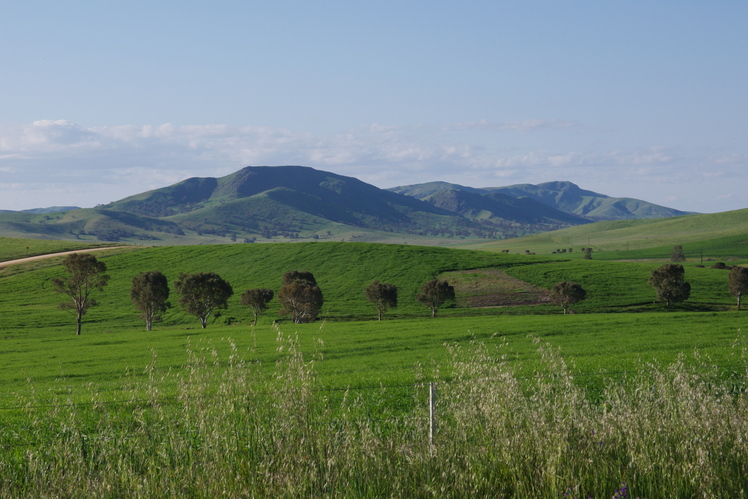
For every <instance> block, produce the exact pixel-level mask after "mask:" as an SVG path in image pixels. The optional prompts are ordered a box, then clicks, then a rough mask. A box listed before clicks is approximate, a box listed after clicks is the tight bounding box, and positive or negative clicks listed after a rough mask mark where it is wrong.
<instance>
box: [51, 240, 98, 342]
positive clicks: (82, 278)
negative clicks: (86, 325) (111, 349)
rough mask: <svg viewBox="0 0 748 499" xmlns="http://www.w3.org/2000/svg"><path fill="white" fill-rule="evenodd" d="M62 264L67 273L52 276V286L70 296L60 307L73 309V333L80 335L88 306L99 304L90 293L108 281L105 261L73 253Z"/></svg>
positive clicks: (88, 255)
mask: <svg viewBox="0 0 748 499" xmlns="http://www.w3.org/2000/svg"><path fill="white" fill-rule="evenodd" d="M62 266H63V267H65V270H67V273H68V275H67V276H65V277H55V278H53V279H52V286H53V287H54V290H55V291H57V292H58V293H60V294H65V295H68V297H70V299H71V301H66V302H62V303H60V308H62V309H65V310H72V311H73V313H74V314H75V321H76V330H75V334H76V335H80V334H81V323H82V322H83V316H84V315H86V312H88V309H89V308H91V307H95V306H96V305H98V304H99V303H98V302H97V301H96V300H95V299H94V298H93V297H92V296H91V295H92V294H93V293H94V291H102V290H103V289H104V286H106V285H107V283H108V282H109V276H108V275H107V274H105V272H106V263H104V262H102V261H99V260H97V259H96V257H95V256H93V255H91V254H90V253H73V254H71V255H68V256H67V257H66V258H65V259H64V260H63V261H62Z"/></svg>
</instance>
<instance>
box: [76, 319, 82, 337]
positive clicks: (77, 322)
mask: <svg viewBox="0 0 748 499" xmlns="http://www.w3.org/2000/svg"><path fill="white" fill-rule="evenodd" d="M76 325H77V327H76V329H75V335H76V336H80V335H81V318H80V317H78V320H77V321H76Z"/></svg>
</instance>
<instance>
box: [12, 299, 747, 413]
mask: <svg viewBox="0 0 748 499" xmlns="http://www.w3.org/2000/svg"><path fill="white" fill-rule="evenodd" d="M746 326H748V314H742V313H737V312H722V313H694V312H678V313H672V314H662V313H640V314H576V315H567V316H563V315H556V316H549V315H545V316H533V315H522V316H517V315H507V316H494V317H464V318H463V317H440V318H439V317H438V318H437V319H430V318H425V317H424V318H423V319H402V320H401V319H395V320H385V321H382V322H377V321H357V322H321V323H313V324H298V325H297V324H289V323H286V324H282V325H280V326H273V325H272V324H269V323H264V324H260V325H258V326H257V327H252V326H225V325H219V326H214V327H209V328H208V329H206V330H200V329H185V328H184V327H174V326H170V327H164V328H160V329H158V330H155V331H152V332H150V333H147V332H146V331H144V330H143V329H142V328H133V329H126V328H122V329H119V330H116V331H109V332H107V331H103V330H102V329H101V326H100V325H90V327H89V328H88V331H85V330H84V334H83V335H81V336H80V337H75V336H74V335H71V334H70V333H69V331H67V330H65V329H60V328H57V329H55V330H45V329H34V330H33V331H30V332H27V333H26V334H23V335H18V336H5V337H4V338H3V339H1V340H0V348H2V350H1V351H0V357H1V358H2V363H0V379H1V380H3V394H2V398H1V399H0V400H2V402H1V404H2V406H3V407H14V406H16V405H17V404H19V403H21V404H22V401H23V400H26V398H27V397H28V396H29V395H30V393H31V392H32V391H33V392H34V393H35V397H36V398H37V400H39V401H40V403H48V402H49V401H50V400H52V399H53V398H58V399H63V400H67V399H68V398H70V399H71V400H75V401H79V402H81V401H85V400H86V397H87V394H88V393H89V392H90V390H91V389H92V388H91V387H95V391H96V392H97V393H99V394H100V396H101V398H102V399H103V400H109V401H116V400H120V392H121V391H122V390H123V388H124V387H126V386H130V385H132V384H137V383H138V382H141V383H142V382H144V378H145V377H146V376H147V375H148V368H149V366H150V367H155V368H156V369H157V370H158V371H159V372H180V371H186V370H187V369H188V368H189V365H190V355H189V352H193V353H198V354H200V355H201V356H204V357H206V358H207V359H208V361H209V362H212V361H213V360H215V361H216V362H217V363H218V364H224V365H225V364H226V363H227V362H228V358H229V357H230V355H231V354H232V352H233V353H235V355H236V356H237V358H238V359H240V360H241V361H244V362H247V363H252V364H257V365H258V366H264V367H261V369H262V370H265V371H267V372H268V373H270V372H271V371H272V370H273V369H274V367H275V364H276V362H278V361H279V360H281V359H282V358H283V357H284V356H285V355H286V352H285V351H284V350H283V349H281V350H280V351H279V347H281V346H282V345H283V344H284V341H283V339H287V338H294V339H297V340H298V345H299V349H300V351H301V352H302V353H303V355H304V359H305V361H307V362H311V363H313V364H314V370H315V372H316V374H317V376H318V382H319V386H320V387H324V388H326V389H345V388H347V387H352V388H355V389H361V388H363V389H372V388H373V389H376V388H377V387H380V386H382V387H396V386H402V385H412V384H413V383H414V382H415V381H416V379H417V377H419V376H420V377H421V379H427V380H432V381H436V380H439V379H449V377H450V373H449V372H446V366H447V365H448V364H449V359H450V352H449V349H448V348H447V347H448V346H449V345H459V346H460V348H462V349H465V350H468V349H471V348H473V347H474V345H475V344H476V343H485V344H486V345H487V346H488V347H489V349H490V351H491V352H493V353H494V354H495V355H497V356H502V355H505V356H506V357H507V359H508V360H510V361H511V362H512V363H513V364H515V365H516V366H517V368H518V369H521V371H522V372H523V373H524V375H527V376H530V375H532V373H533V370H534V369H535V368H537V367H538V359H537V355H536V351H537V349H538V345H537V344H536V342H535V340H536V339H537V340H540V341H541V342H542V343H548V344H549V345H551V346H553V347H554V348H558V349H559V350H560V353H561V355H562V356H563V357H564V358H565V359H566V360H567V362H569V363H570V364H571V365H572V366H573V371H574V372H575V373H578V374H584V375H585V376H592V377H591V378H590V379H589V380H587V379H586V378H584V377H583V378H581V379H582V381H583V382H584V383H588V382H589V383H592V384H594V383H595V382H596V380H598V379H599V378H598V376H599V375H601V374H604V373H612V374H614V375H615V374H620V372H621V371H626V370H636V369H637V368H638V367H640V366H641V365H642V363H646V362H657V363H661V364H669V363H671V362H673V361H674V360H675V359H676V358H677V357H678V356H679V355H684V356H685V358H686V359H691V360H694V353H695V352H698V354H699V356H700V357H702V358H705V359H709V363H710V364H713V365H717V366H720V367H722V368H724V369H726V370H729V369H730V366H736V365H738V364H740V363H741V362H742V361H743V359H742V355H743V349H744V348H746V347H748V336H747V335H746V333H747V332H748V329H747V328H746ZM279 338H280V339H281V341H279ZM234 349H235V350H234ZM172 388H174V389H176V387H172Z"/></svg>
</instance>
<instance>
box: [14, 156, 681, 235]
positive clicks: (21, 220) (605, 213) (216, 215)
mask: <svg viewBox="0 0 748 499" xmlns="http://www.w3.org/2000/svg"><path fill="white" fill-rule="evenodd" d="M686 214H689V213H686V212H682V211H678V210H674V209H671V208H666V207H664V206H658V205H655V204H652V203H648V202H646V201H641V200H637V199H631V198H613V197H610V196H606V195H604V194H598V193H595V192H592V191H587V190H583V189H581V188H580V187H578V186H577V185H575V184H573V183H571V182H547V183H542V184H538V185H532V184H520V185H513V186H508V187H493V188H474V187H466V186H461V185H458V184H450V183H446V182H429V183H424V184H417V185H409V186H403V187H394V188H392V189H380V188H378V187H375V186H373V185H370V184H367V183H365V182H362V181H360V180H358V179H356V178H352V177H346V176H342V175H337V174H335V173H330V172H325V171H320V170H316V169H313V168H309V167H303V166H274V167H268V166H257V167H246V168H243V169H241V170H239V171H237V172H235V173H232V174H230V175H227V176H225V177H220V178H213V177H204V178H190V179H187V180H184V181H182V182H179V183H176V184H174V185H171V186H167V187H163V188H160V189H155V190H152V191H148V192H144V193H141V194H136V195H134V196H130V197H127V198H124V199H121V200H119V201H115V202H113V203H109V204H106V205H99V206H97V207H95V208H86V209H70V207H64V208H60V209H59V210H55V209H54V208H50V209H39V210H27V211H25V212H2V213H0V235H5V236H12V237H37V238H47V239H98V240H101V241H126V242H135V241H144V240H145V241H151V242H152V244H198V243H211V242H213V243H215V242H228V241H227V240H226V239H227V238H228V239H230V240H231V241H237V240H239V241H244V242H254V241H268V240H292V239H300V238H311V239H336V240H341V239H343V240H353V239H355V240H359V241H363V240H370V241H385V242H395V241H399V242H403V240H404V238H407V239H408V240H409V241H413V242H419V243H421V244H438V243H440V242H449V241H451V240H455V239H464V238H478V239H503V238H507V237H516V236H522V235H527V234H532V233H537V232H543V231H548V230H555V229H560V228H564V227H570V226H574V225H580V224H586V223H591V222H594V221H599V220H620V219H640V218H662V217H671V216H679V215H686Z"/></svg>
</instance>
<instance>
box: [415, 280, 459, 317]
mask: <svg viewBox="0 0 748 499" xmlns="http://www.w3.org/2000/svg"><path fill="white" fill-rule="evenodd" d="M454 299H455V288H453V287H452V286H450V285H449V283H448V282H447V281H440V280H439V279H431V280H430V281H426V282H424V283H423V285H421V290H420V291H419V293H418V295H417V296H416V300H418V301H419V302H421V303H423V304H424V305H426V306H427V307H428V308H429V309H430V310H431V317H436V312H437V311H439V308H440V307H441V306H442V305H444V304H445V303H446V302H447V301H450V300H452V301H454Z"/></svg>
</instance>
